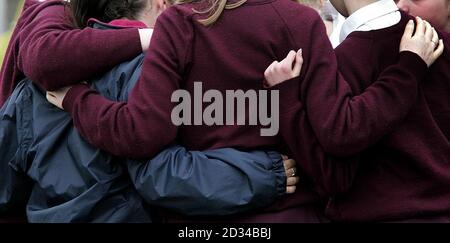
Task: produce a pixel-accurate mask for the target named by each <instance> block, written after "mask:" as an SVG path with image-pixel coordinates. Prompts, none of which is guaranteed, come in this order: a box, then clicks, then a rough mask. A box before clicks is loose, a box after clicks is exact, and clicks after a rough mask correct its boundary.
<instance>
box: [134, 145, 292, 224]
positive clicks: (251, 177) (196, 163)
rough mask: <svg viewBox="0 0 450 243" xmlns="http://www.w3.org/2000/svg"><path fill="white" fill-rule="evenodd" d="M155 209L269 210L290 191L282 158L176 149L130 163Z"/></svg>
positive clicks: (196, 212) (197, 212) (188, 211)
mask: <svg viewBox="0 0 450 243" xmlns="http://www.w3.org/2000/svg"><path fill="white" fill-rule="evenodd" d="M128 168H129V173H130V177H131V179H132V181H133V183H134V185H135V187H136V188H137V190H138V192H139V193H140V194H141V196H142V197H143V198H144V199H145V200H146V201H147V202H148V203H149V204H151V205H156V206H160V207H163V208H167V209H170V210H173V211H176V212H179V213H182V214H185V215H229V214H235V213H240V212H245V211H248V210H251V209H255V208H261V207H264V206H268V205H270V204H271V203H273V202H274V201H275V199H276V198H277V197H278V196H280V195H283V194H284V193H285V191H286V175H285V172H284V166H283V161H282V159H281V156H280V155H279V154H277V153H275V152H268V153H265V152H251V153H244V152H239V151H237V150H234V149H219V150H212V151H205V152H189V151H186V150H185V149H184V148H183V147H180V146H172V147H170V148H168V149H166V150H164V151H163V152H162V153H160V154H159V155H158V156H157V157H155V158H154V159H152V160H151V161H149V162H145V163H143V162H136V161H130V162H128Z"/></svg>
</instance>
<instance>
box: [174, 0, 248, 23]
mask: <svg viewBox="0 0 450 243" xmlns="http://www.w3.org/2000/svg"><path fill="white" fill-rule="evenodd" d="M208 1H209V7H208V8H207V9H205V10H196V9H193V11H194V12H195V13H198V14H208V17H207V18H205V19H201V20H199V22H200V23H201V24H203V25H205V26H210V25H213V24H214V23H216V22H217V20H218V19H219V18H220V16H221V15H222V13H223V11H224V10H230V9H235V8H238V7H240V6H242V5H243V4H244V3H246V2H247V0H240V1H238V2H236V3H231V4H228V0H208ZM192 2H196V0H175V4H183V3H192Z"/></svg>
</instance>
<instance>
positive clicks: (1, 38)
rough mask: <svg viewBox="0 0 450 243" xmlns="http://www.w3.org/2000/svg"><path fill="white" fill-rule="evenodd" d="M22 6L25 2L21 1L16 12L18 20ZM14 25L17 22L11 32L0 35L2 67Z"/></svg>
mask: <svg viewBox="0 0 450 243" xmlns="http://www.w3.org/2000/svg"><path fill="white" fill-rule="evenodd" d="M22 6H23V0H20V1H19V4H18V8H17V10H16V19H17V17H18V16H19V14H20V10H22ZM14 23H15V21H14V22H13V23H12V24H11V28H10V30H9V31H7V32H5V33H2V34H0V66H1V65H2V63H3V58H4V56H5V52H6V49H7V48H8V41H9V38H10V37H11V31H12V29H13V27H14Z"/></svg>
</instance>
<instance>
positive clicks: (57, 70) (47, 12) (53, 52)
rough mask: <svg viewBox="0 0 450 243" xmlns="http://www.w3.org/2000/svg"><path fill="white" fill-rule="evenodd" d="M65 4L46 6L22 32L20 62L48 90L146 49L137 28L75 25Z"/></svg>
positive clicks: (84, 77) (82, 78)
mask: <svg viewBox="0 0 450 243" xmlns="http://www.w3.org/2000/svg"><path fill="white" fill-rule="evenodd" d="M66 12H67V10H65V9H64V6H63V5H53V6H49V7H47V8H45V9H44V10H43V11H42V13H40V14H39V16H38V17H37V18H36V19H34V20H33V22H32V23H30V24H29V26H27V27H26V28H25V29H24V32H28V33H27V34H26V35H25V34H23V35H21V39H20V43H21V46H20V53H19V66H20V68H21V69H22V71H23V72H24V73H25V75H26V76H27V77H29V78H30V79H32V80H33V81H34V82H36V83H37V84H38V85H40V86H41V87H43V88H45V89H47V90H55V89H58V88H61V87H64V86H67V85H72V84H76V83H79V82H81V81H83V80H88V79H91V78H92V77H94V76H95V75H98V74H101V73H104V72H106V71H107V70H109V69H111V68H112V67H114V66H115V65H117V64H119V63H121V62H124V61H126V60H129V59H131V58H133V57H135V56H137V55H139V54H140V53H141V52H142V44H141V37H140V35H139V31H138V30H137V29H121V30H98V29H92V28H86V29H83V30H79V29H74V27H73V26H72V24H71V23H70V22H69V20H68V17H67V16H66V15H67V13H66Z"/></svg>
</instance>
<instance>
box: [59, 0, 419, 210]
mask: <svg viewBox="0 0 450 243" xmlns="http://www.w3.org/2000/svg"><path fill="white" fill-rule="evenodd" d="M193 7H194V8H195V7H197V6H195V5H192V4H185V5H179V6H174V7H171V8H170V9H168V10H166V11H165V12H164V13H163V14H162V15H161V16H160V17H159V19H158V21H157V24H156V27H155V32H154V36H153V39H152V43H151V47H150V49H149V51H148V53H147V55H146V59H145V62H144V66H143V71H142V76H141V78H140V80H139V82H138V84H137V85H136V87H135V89H134V90H133V92H132V93H131V95H130V99H129V101H128V103H115V102H111V101H109V100H107V99H105V98H104V97H102V96H100V95H98V94H97V93H96V92H95V91H94V90H91V89H89V87H88V86H86V85H77V86H75V87H73V88H72V89H70V91H69V92H68V94H67V96H66V98H65V99H64V102H63V106H64V108H65V109H66V110H67V111H68V112H70V113H71V114H72V116H73V118H74V122H75V126H76V127H77V128H78V129H79V131H80V132H81V134H82V135H83V136H84V137H85V138H86V139H87V140H88V141H89V142H90V143H92V144H94V145H96V146H98V147H100V148H102V149H104V150H106V151H108V152H111V153H113V154H115V155H120V156H127V157H132V158H144V157H152V156H154V155H155V154H156V153H158V152H159V151H160V150H161V149H162V148H163V147H164V146H166V145H167V144H169V143H170V142H173V141H174V140H175V139H178V140H179V141H180V142H181V143H182V145H183V146H186V147H187V148H188V149H190V150H204V149H213V148H219V147H234V148H238V149H243V150H254V149H278V148H280V147H283V146H285V147H286V146H287V147H288V148H289V150H290V151H291V155H292V156H293V157H294V158H295V159H296V160H297V163H298V165H299V168H300V170H301V171H302V173H303V174H302V175H303V178H308V179H310V180H311V182H312V184H313V185H315V188H314V189H315V190H316V191H317V192H319V194H320V195H322V196H328V195H330V194H331V195H334V194H336V193H338V192H341V191H345V190H347V189H348V187H349V185H351V182H352V180H353V176H354V172H355V170H356V165H357V164H356V162H357V156H355V157H352V158H345V159H344V158H343V156H353V155H354V154H357V153H359V152H360V151H363V150H364V149H365V148H366V147H367V146H370V145H372V144H374V143H376V142H377V141H378V140H379V139H380V138H382V137H383V136H384V135H385V134H386V133H388V132H390V131H391V127H392V124H398V123H400V122H401V121H402V120H403V119H404V117H405V116H406V114H407V113H408V112H409V110H410V109H411V108H412V106H413V103H414V100H415V99H416V98H417V87H418V83H419V79H420V78H421V77H422V76H423V74H424V73H425V72H426V70H427V68H426V65H425V63H424V62H423V61H422V60H421V59H420V58H419V57H418V56H417V55H415V54H412V53H409V52H405V53H401V54H400V55H399V58H398V60H397V62H395V63H394V64H393V65H392V66H390V67H388V68H386V69H385V70H384V71H383V72H382V74H381V76H380V77H379V79H378V81H377V82H375V83H374V84H373V85H372V86H371V87H370V88H369V89H367V92H365V93H363V94H361V95H360V96H356V97H353V96H354V94H353V91H352V90H351V88H350V86H349V85H348V84H347V82H346V81H345V80H344V79H343V78H342V76H341V75H339V74H338V65H337V60H336V57H335V54H334V51H333V49H332V47H331V44H330V43H329V41H328V38H327V35H326V31H325V27H324V25H323V22H322V20H321V18H320V17H319V16H318V14H317V12H315V11H314V10H312V9H310V8H307V7H304V6H302V5H299V4H298V3H296V2H293V1H289V0H248V1H247V3H245V4H244V5H243V6H241V7H239V8H237V9H234V10H231V11H225V12H224V13H223V16H221V17H220V19H219V21H218V22H217V23H215V24H214V25H213V26H211V27H204V26H203V25H201V24H200V23H198V21H197V20H198V19H199V18H200V17H201V16H199V15H198V14H194V13H193V11H192V8H193ZM299 48H303V50H304V51H303V52H304V60H305V62H304V65H303V69H302V74H301V76H300V78H298V79H295V80H291V81H288V82H286V83H283V84H281V85H280V86H279V87H277V88H278V89H279V90H280V93H281V97H280V98H281V107H280V113H281V117H280V122H281V126H280V134H279V135H278V136H274V137H261V136H260V127H259V126H206V125H204V126H184V127H180V128H178V127H176V126H174V125H173V124H172V122H171V112H172V109H173V107H174V106H175V104H174V103H172V102H171V95H172V93H173V92H174V91H175V90H177V89H180V88H183V89H186V90H188V91H189V92H191V93H192V92H193V83H194V82H197V81H202V82H203V88H204V89H205V90H209V89H217V90H219V91H222V92H224V91H225V90H236V89H243V90H249V89H256V90H259V89H263V87H262V86H263V82H262V80H263V78H264V77H263V73H264V70H265V69H266V67H268V66H269V64H270V63H271V62H273V60H276V59H278V60H281V59H282V58H284V57H285V56H286V54H287V53H288V52H289V51H290V50H298V49H299ZM395 53H398V48H397V50H396V52H395ZM358 67H359V66H358ZM358 67H355V68H358ZM305 108H306V109H305ZM305 110H306V111H307V112H305ZM321 144H322V145H323V146H321ZM337 145H338V146H337ZM324 149H325V150H327V151H329V152H332V153H335V154H336V155H337V156H341V157H342V158H338V157H337V156H336V157H335V158H333V157H330V156H325V154H324ZM307 185H308V183H306V182H305V183H301V184H300V188H299V189H298V192H297V193H296V194H295V195H294V196H289V197H286V198H284V199H283V200H280V201H279V202H278V203H277V205H276V206H277V207H278V209H282V208H287V207H294V206H298V205H300V204H302V203H306V202H312V201H315V200H316V199H317V198H316V194H314V193H312V192H311V190H310V188H308V186H307Z"/></svg>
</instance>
